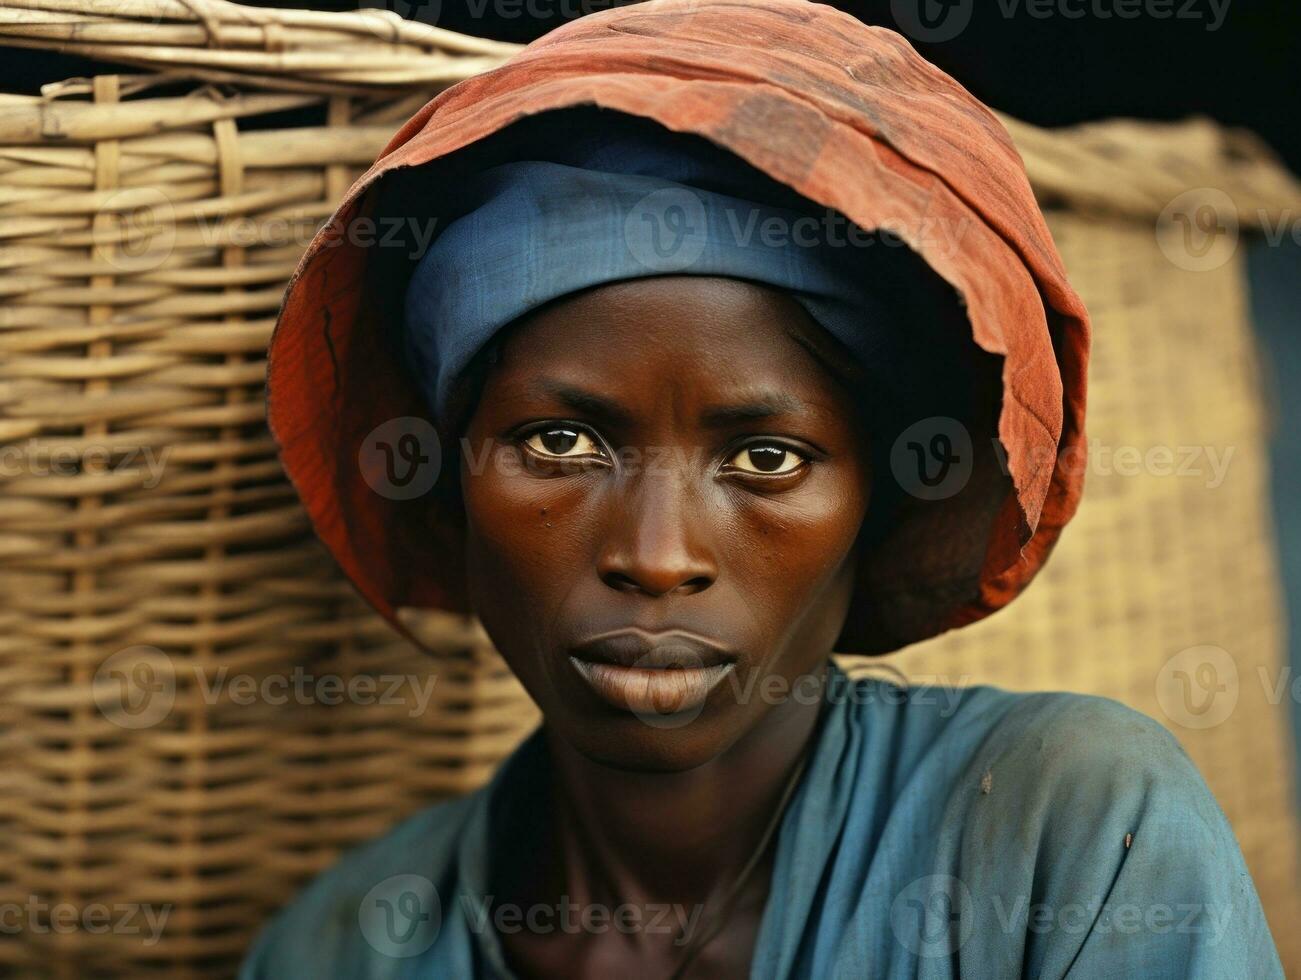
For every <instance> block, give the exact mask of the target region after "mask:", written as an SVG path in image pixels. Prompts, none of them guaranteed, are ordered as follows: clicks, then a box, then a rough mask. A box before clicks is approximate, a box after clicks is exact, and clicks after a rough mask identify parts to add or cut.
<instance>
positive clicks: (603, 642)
mask: <svg viewBox="0 0 1301 980" xmlns="http://www.w3.org/2000/svg"><path fill="white" fill-rule="evenodd" d="M569 662H570V663H571V664H572V665H573V667H574V669H575V670H576V671H577V672H578V675H579V676H580V677H581V678H582V679H583V680H584V681H585V682H586V683H587V685H588V686H589V687H590V688H591V689H592V690H593V691H594V692H595V693H596V695H597V696H598V697H599V698H601V699H602V700H603V701H605V702H606V703H607V704H610V705H612V706H613V707H615V708H619V709H621V710H623V711H629V712H633V713H637V714H653V715H671V714H676V713H680V712H683V711H690V710H692V709H694V708H699V707H700V706H701V705H703V704H704V702H705V700H706V699H707V698H708V697H709V694H710V692H711V691H713V690H714V688H716V687H717V686H718V685H719V684H720V683H722V681H723V679H724V678H725V677H727V676H728V675H729V674H730V673H732V671H733V670H734V669H735V667H736V657H735V655H734V654H733V653H732V652H731V651H729V650H728V649H727V648H725V647H723V646H721V645H720V644H717V643H715V642H713V641H712V640H707V639H705V638H703V637H699V636H695V635H693V634H691V633H687V632H684V631H681V630H673V631H670V632H667V633H648V632H646V631H644V630H640V629H635V628H630V629H623V630H615V631H612V632H609V633H602V634H600V635H599V636H595V637H592V638H591V639H588V640H584V641H583V642H582V643H580V644H578V645H577V646H575V647H573V648H572V650H571V651H570V657H569Z"/></svg>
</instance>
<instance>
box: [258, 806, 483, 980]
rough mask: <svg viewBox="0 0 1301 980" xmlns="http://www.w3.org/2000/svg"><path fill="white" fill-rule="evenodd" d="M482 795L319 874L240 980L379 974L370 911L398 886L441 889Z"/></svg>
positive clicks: (432, 813) (424, 815)
mask: <svg viewBox="0 0 1301 980" xmlns="http://www.w3.org/2000/svg"><path fill="white" fill-rule="evenodd" d="M480 793H482V790H481V791H480V792H479V793H472V794H470V795H469V796H466V797H462V798H459V799H456V800H451V801H448V802H446V803H440V804H437V805H434V806H431V807H427V808H426V809H424V810H421V811H419V812H418V813H416V814H414V815H413V816H411V817H409V818H407V819H406V820H404V821H403V822H402V823H400V824H398V825H397V826H396V827H394V828H393V829H392V830H390V831H389V832H388V833H386V834H384V835H383V836H382V837H378V838H375V839H374V840H370V841H367V842H366V843H364V844H362V845H359V846H357V847H355V848H353V849H352V850H350V851H348V852H347V853H345V854H344V855H343V857H342V858H340V859H339V860H338V861H337V862H336V863H335V864H333V865H331V866H330V867H328V868H326V869H325V870H324V871H323V872H321V873H320V874H318V875H317V876H316V877H315V878H314V879H313V880H312V881H311V882H310V883H309V884H308V885H307V887H306V888H304V889H303V890H302V891H301V892H299V894H298V895H297V896H295V898H294V899H293V900H292V901H291V902H290V904H289V905H287V906H285V907H284V908H283V909H281V910H280V911H279V913H277V914H276V916H275V917H274V918H273V919H272V920H271V921H270V922H269V923H268V924H267V925H266V926H265V927H264V928H263V929H262V931H261V932H260V933H259V935H258V937H257V940H256V941H255V943H254V944H253V947H252V948H251V950H250V951H249V954H248V956H247V958H246V959H245V961H244V963H243V966H242V967H241V970H240V974H239V976H240V980H254V978H259V980H260V978H264V977H266V978H270V977H280V976H306V975H316V976H346V975H366V976H372V975H374V974H373V972H368V971H370V969H371V968H370V966H365V965H363V964H365V963H367V962H368V961H369V962H370V963H371V964H373V963H374V961H375V960H376V957H374V956H373V951H372V950H371V947H370V945H368V943H367V941H366V940H367V935H366V934H365V932H364V929H363V924H362V912H363V908H364V907H368V906H370V905H374V904H375V899H374V896H375V895H376V894H377V889H378V890H379V891H383V890H384V889H385V888H388V887H390V886H392V887H391V890H393V891H394V892H395V895H394V897H401V895H399V894H398V893H402V894H406V893H407V892H410V891H412V890H413V887H414V890H415V891H420V890H421V889H420V887H419V886H420V885H421V884H423V883H424V882H436V883H438V885H439V886H440V887H441V886H442V885H443V884H444V881H443V879H444V878H445V877H446V875H448V874H449V873H450V872H451V869H452V868H453V867H454V864H455V858H456V850H457V842H458V841H459V839H460V836H461V833H462V832H463V831H464V828H465V825H466V822H467V820H469V819H470V818H471V814H472V812H473V809H474V806H475V803H476V801H477V799H478V797H479V795H480ZM412 882H415V883H417V885H416V886H412V885H411V883H412ZM380 898H381V899H382V898H383V896H380ZM417 898H419V897H418V896H417ZM381 904H382V902H381ZM379 959H385V958H382V957H381V958H379ZM397 962H399V961H398V960H395V959H388V963H389V964H390V965H392V964H395V963H397ZM318 966H319V967H320V969H317V967H318Z"/></svg>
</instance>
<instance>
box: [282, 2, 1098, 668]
mask: <svg viewBox="0 0 1301 980" xmlns="http://www.w3.org/2000/svg"><path fill="white" fill-rule="evenodd" d="M609 110H612V111H616V112H623V113H629V114H632V115H636V116H641V117H645V118H648V119H651V120H654V121H655V122H657V123H658V124H660V125H661V126H664V127H666V128H667V129H670V130H674V131H679V132H684V133H692V134H696V135H698V136H701V137H704V138H706V139H708V140H710V141H712V142H713V143H715V144H717V145H719V146H721V147H723V148H724V149H727V150H729V151H731V152H732V153H734V154H735V155H737V156H738V157H740V158H741V159H742V160H744V161H746V162H747V163H749V164H750V165H752V166H754V167H756V168H758V169H759V170H761V171H763V172H764V173H766V174H767V175H768V176H769V177H772V178H773V179H775V180H777V181H780V182H781V183H783V184H785V185H787V186H788V187H790V188H791V189H793V190H794V191H796V192H798V193H799V194H802V195H803V196H804V197H806V198H808V199H810V200H812V201H814V202H817V203H818V204H820V205H823V206H825V207H827V208H833V209H835V210H837V211H839V212H840V213H841V214H843V215H845V216H846V217H848V218H849V219H850V220H852V221H853V222H854V223H855V224H857V225H858V226H860V227H861V228H864V229H868V230H874V231H875V230H882V231H888V232H890V233H892V234H893V235H894V236H897V237H898V238H900V239H902V240H903V242H905V243H906V244H907V245H908V246H909V247H910V248H911V249H912V250H913V251H915V252H916V253H918V254H919V255H920V256H921V257H922V258H923V259H924V260H925V261H926V262H927V263H928V264H929V265H930V267H931V268H932V269H933V270H934V271H935V272H936V273H937V274H938V275H939V276H941V277H942V278H943V279H944V280H946V281H947V282H948V283H949V284H950V285H952V286H953V287H954V289H955V290H957V292H958V294H959V296H960V297H961V299H962V302H963V304H964V306H965V310H966V314H967V319H968V320H969V322H970V329H971V336H972V339H973V341H974V346H975V347H978V348H980V349H981V350H983V351H987V352H989V353H990V354H993V355H999V356H1001V358H1002V362H1001V376H1002V390H1001V399H1000V398H997V397H996V398H995V401H996V402H997V403H998V407H997V409H996V414H997V418H996V419H993V418H991V432H990V434H989V438H987V439H986V438H981V433H980V432H979V431H977V432H975V433H974V434H973V438H972V441H971V445H970V447H969V448H968V447H965V446H964V447H962V451H963V452H966V453H967V454H968V457H969V462H968V464H967V468H966V470H964V473H963V480H962V483H961V487H960V488H959V490H957V491H956V492H951V493H946V494H944V495H940V496H938V497H934V498H933V499H925V498H926V497H927V495H926V494H924V493H923V494H921V495H920V497H919V499H918V500H915V501H910V504H911V506H910V507H909V508H908V509H907V510H906V512H905V513H904V514H903V515H902V516H901V517H900V519H899V520H898V523H897V524H896V525H895V526H894V527H892V529H891V531H890V533H889V535H888V536H887V537H886V538H885V539H884V541H883V542H881V543H880V544H879V546H877V547H875V548H873V549H872V550H871V552H870V553H869V554H866V555H865V557H864V558H863V560H862V562H861V565H860V568H859V569H858V576H857V585H856V594H855V598H854V603H853V606H852V608H851V612H850V615H849V619H848V621H847V622H846V624H845V627H844V630H843V632H842V634H841V637H840V641H839V642H838V643H837V646H836V649H837V650H840V651H843V652H862V653H883V652H887V651H890V650H894V649H897V648H899V647H901V646H904V645H906V644H908V643H913V642H916V641H918V640H922V639H925V638H927V637H930V636H934V635H936V634H938V633H941V632H943V631H945V630H947V629H951V628H953V627H956V626H961V625H964V624H966V623H970V622H973V621H975V620H978V619H981V618H983V617H984V616H987V615H989V614H990V613H991V612H994V611H995V610H997V609H1000V608H1001V607H1003V606H1005V605H1006V604H1007V603H1008V602H1010V601H1011V600H1012V599H1013V598H1015V597H1016V596H1017V595H1018V594H1019V593H1020V591H1021V590H1022V589H1023V588H1024V587H1025V586H1026V584H1027V583H1028V582H1029V581H1030V579H1031V578H1032V577H1033V576H1034V574H1035V573H1036V572H1037V571H1038V570H1039V568H1040V566H1041V565H1042V564H1043V562H1044V561H1045V560H1046V558H1047V556H1048V554H1049V552H1050V551H1051V549H1052V547H1053V545H1054V543H1055V542H1056V540H1057V538H1058V535H1059V534H1060V533H1061V530H1062V527H1063V526H1064V525H1065V523H1066V522H1067V521H1068V520H1069V519H1070V518H1071V516H1072V515H1073V514H1074V512H1075V509H1076V506H1077V504H1078V502H1079V498H1080V493H1081V490H1082V483H1083V467H1082V466H1080V465H1079V459H1078V457H1079V456H1080V455H1081V453H1082V451H1083V446H1084V408H1085V372H1086V366H1087V361H1088V348H1089V324H1088V314H1087V312H1086V311H1085V309H1084V306H1083V304H1082V303H1081V301H1080V299H1079V297H1078V296H1077V295H1076V294H1075V292H1074V291H1073V290H1072V289H1071V287H1070V284H1069V283H1068V282H1067V280H1066V273H1065V270H1064V268H1063V267H1062V262H1061V258H1060V257H1059V255H1058V254H1057V251H1056V248H1055V247H1054V245H1053V242H1052V238H1051V237H1050V235H1049V232H1048V228H1047V226H1046V225H1045V223H1044V220H1043V216H1042V215H1041V213H1040V211H1039V208H1038V206H1037V205H1036V203H1035V200H1034V196H1033V194H1032V192H1031V189H1030V185H1029V182H1028V180H1027V178H1026V175H1025V170H1024V166H1023V165H1022V162H1021V159H1020V157H1019V156H1018V154H1017V152H1016V150H1015V149H1014V148H1013V146H1012V142H1011V140H1010V138H1009V137H1008V135H1007V132H1006V130H1004V128H1003V127H1002V125H1001V124H1000V123H999V122H998V120H997V118H996V117H995V116H994V115H993V114H992V113H991V112H990V111H989V110H988V109H986V108H985V107H984V106H983V105H982V104H981V103H980V102H978V101H977V100H976V99H975V98H973V97H972V96H971V95H970V94H969V93H968V92H967V91H966V90H965V89H963V88H962V87H961V86H960V85H958V84H957V83H956V82H955V81H954V80H953V79H952V78H950V77H949V76H948V75H946V74H944V73H943V72H941V71H940V70H938V69H937V68H935V67H934V66H932V65H931V64H929V63H928V62H926V61H925V60H923V59H922V58H921V57H920V56H919V55H918V54H917V53H916V52H915V51H914V50H913V49H912V47H911V46H910V45H909V44H908V42H907V41H906V40H904V38H902V37H901V36H900V35H898V34H896V33H894V32H893V31H889V30H885V29H883V28H875V27H868V26H865V25H864V24H862V23H860V22H859V21H857V20H855V19H854V18H852V17H850V16H849V15H847V14H844V13H841V12H839V11H837V10H835V9H834V8H832V7H828V6H826V5H823V4H819V3H812V2H808V0H747V2H746V3H743V4H737V3H733V2H730V0H649V2H646V3H641V4H636V5H630V6H621V7H616V8H612V9H609V10H605V11H601V12H599V13H595V14H591V15H589V16H586V17H582V18H580V19H578V20H575V21H572V22H570V23H568V24H566V25H564V26H563V27H560V28H558V29H557V30H555V31H552V32H551V33H550V34H548V35H546V36H545V37H543V38H540V39H539V40H537V41H535V42H534V43H533V44H531V45H529V46H528V47H527V48H525V49H524V50H522V51H521V52H520V53H519V54H517V55H515V56H514V57H513V58H511V59H510V60H509V61H508V62H506V63H505V64H503V65H502V66H500V67H498V68H496V69H494V70H492V71H489V72H486V73H484V74H482V75H479V76H476V77H474V78H471V79H467V80H466V81H463V82H461V83H459V84H457V85H454V86H453V87H451V88H449V89H447V90H445V91H443V92H441V93H440V94H439V95H438V96H437V97H436V98H434V99H433V100H432V101H430V102H429V103H427V104H426V105H425V106H424V107H423V108H422V109H420V110H419V111H418V112H417V113H416V114H415V115H414V116H412V117H411V118H410V119H409V120H408V121H407V123H406V124H405V125H404V126H403V127H402V128H401V129H400V130H399V131H398V132H397V134H396V135H395V136H394V137H393V138H392V140H391V141H390V142H389V144H388V146H387V147H386V148H385V149H384V151H383V152H382V153H381V155H380V157H379V159H378V160H377V161H376V162H375V164H374V165H373V166H372V167H371V168H370V170H369V171H367V173H366V174H364V175H363V176H362V177H361V178H360V179H358V181H357V182H356V183H355V184H354V185H353V186H352V188H351V189H350V190H349V191H348V193H347V195H346V197H345V198H344V200H343V202H342V203H341V204H340V205H339V207H338V208H337V209H336V211H335V212H334V215H333V216H332V217H331V219H330V221H329V222H328V223H327V224H326V225H325V226H324V227H323V228H322V229H321V230H320V231H319V232H318V233H317V234H316V236H315V237H314V238H313V239H312V242H311V244H310V245H309V246H308V248H307V251H306V253H305V254H304V255H303V257H302V259H301V260H300V262H299V265H298V268H297V270H296V271H295V273H294V275H293V277H292V278H291V279H290V282H289V286H288V290H287V292H286V295H285V300H284V304H283V306H282V308H281V312H280V317H279V321H278V322H277V324H276V329H275V333H274V335H273V336H272V339H271V346H270V351H269V354H268V393H267V414H268V421H269V424H270V427H271V432H272V434H273V435H274V437H275V439H276V441H277V443H278V445H279V447H280V454H281V459H282V461H283V464H284V467H285V470H286V472H287V474H288V476H289V478H290V480H291V481H292V482H293V484H294V487H295V488H296V489H297V491H298V493H299V495H300V497H301V498H302V501H303V504H304V505H305V507H306V509H307V512H308V514H309V516H310V517H311V520H312V523H313V525H314V527H315V529H316V532H317V534H318V535H319V536H320V537H321V539H322V540H323V541H324V542H325V544H326V546H327V547H328V548H329V549H330V551H331V552H332V553H333V555H334V557H335V559H336V560H337V561H338V563H339V565H340V566H341V567H342V568H343V570H344V572H345V573H346V574H347V576H348V577H349V579H351V581H352V582H353V584H354V585H355V586H356V587H357V589H358V590H359V591H360V592H361V594H362V595H363V596H364V597H365V598H366V599H367V600H368V601H369V602H370V603H371V604H372V605H374V606H375V608H376V609H377V610H378V611H379V612H380V613H381V614H382V615H383V616H384V617H385V618H386V619H388V620H389V622H390V623H392V624H393V625H394V626H395V627H396V628H397V629H398V630H399V631H400V632H402V633H403V634H404V635H406V636H407V637H408V638H410V639H412V640H413V641H416V642H418V641H417V640H416V638H415V637H414V636H413V635H412V634H411V633H410V632H409V631H408V629H407V628H406V627H405V625H404V624H403V623H402V621H401V620H400V619H399V618H398V615H397V611H398V610H399V609H401V608H403V607H416V608H420V607H427V608H428V607H434V608H442V609H447V610H452V611H458V612H470V611H471V610H470V609H469V608H468V605H467V602H466V597H465V591H464V589H465V571H464V557H463V535H462V529H461V523H460V516H459V512H458V510H457V508H458V506H459V505H458V502H457V495H456V493H455V488H454V486H453V485H454V484H455V482H456V480H457V478H458V472H457V467H456V466H455V465H447V464H448V461H449V460H450V461H451V462H452V464H455V461H456V459H457V446H456V445H455V444H454V443H455V439H454V436H453V437H451V438H449V434H448V433H446V432H443V433H437V432H436V431H435V428H434V426H433V424H432V421H431V420H430V419H429V415H428V408H427V407H426V402H425V399H424V397H423V395H422V392H421V391H420V389H419V386H418V385H417V383H416V381H415V380H414V378H413V377H412V376H411V375H410V374H409V373H408V371H407V369H406V368H405V367H404V365H403V363H402V359H401V352H400V348H399V347H397V346H396V345H392V344H390V343H387V342H385V340H384V338H385V337H386V336H388V335H389V334H390V333H391V329H390V327H389V326H388V325H391V323H392V322H393V318H394V317H396V316H400V315H401V310H400V308H395V306H394V297H401V295H402V293H403V288H402V285H403V278H402V277H403V276H408V277H409V274H410V271H411V268H412V266H413V264H414V260H415V256H414V255H412V254H410V253H406V252H403V251H402V250H401V249H395V248H387V249H386V248H385V247H384V238H385V237H386V235H388V237H391V238H392V239H393V241H403V240H404V239H403V235H408V237H409V236H410V235H418V234H419V231H418V228H419V227H420V226H421V223H422V222H423V223H426V224H427V223H428V222H429V221H431V220H436V218H437V213H436V204H435V203H432V202H435V201H436V200H437V197H438V195H436V194H432V195H431V194H428V193H425V194H424V195H423V196H422V195H421V192H420V190H419V187H418V185H417V184H416V183H414V182H413V177H414V176H415V175H418V176H419V177H420V178H421V180H422V181H423V187H424V188H426V189H428V188H429V187H432V186H444V187H448V188H452V189H454V188H455V180H456V177H455V174H456V173H457V170H458V168H470V169H472V170H473V169H477V168H481V167H484V166H490V165H492V164H493V163H495V162H500V161H503V160H507V159H511V158H512V154H513V153H515V152H516V151H517V149H518V147H519V146H520V145H523V142H527V140H529V139H538V138H545V134H546V133H547V132H548V126H549V125H550V124H551V121H553V120H558V119H560V118H563V117H564V115H565V114H566V113H573V112H584V111H586V112H589V113H591V112H601V111H609ZM422 165H427V166H422ZM418 166H420V167H421V169H420V170H419V171H413V170H412V169H411V168H413V167H418ZM461 172H466V171H465V170H464V169H463V170H462V171H461ZM421 202H425V203H424V204H423V205H422V204H421ZM422 206H424V207H426V208H429V209H435V210H426V211H424V212H423V213H422V212H421V207H422ZM386 214H388V215H389V218H388V221H387V223H386V221H385V220H383V219H384V217H385V215H386ZM366 222H369V223H370V224H369V225H366V224H365V223H366ZM363 226H364V227H366V229H367V234H361V233H359V229H361V228H362V227H363ZM390 232H392V233H393V234H391V235H389V233H390ZM995 431H996V434H997V437H998V439H997V445H995V444H994V440H993V438H992V436H993V434H994V432H995ZM438 437H441V438H438ZM413 450H414V451H413ZM959 455H961V453H959ZM425 457H428V458H429V462H428V463H426V464H425V465H426V466H427V467H428V469H427V470H426V472H428V473H437V474H438V476H437V479H436V480H433V482H432V485H421V483H420V482H417V483H415V484H411V485H409V486H399V485H396V484H394V483H392V481H391V479H390V477H391V476H392V474H391V473H386V472H385V467H386V466H388V467H392V466H396V467H398V468H402V467H410V466H413V465H420V462H421V459H422V458H425ZM440 467H441V470H440ZM386 481H387V482H386Z"/></svg>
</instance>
